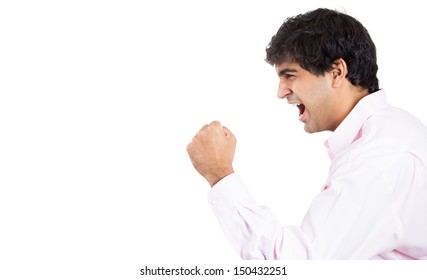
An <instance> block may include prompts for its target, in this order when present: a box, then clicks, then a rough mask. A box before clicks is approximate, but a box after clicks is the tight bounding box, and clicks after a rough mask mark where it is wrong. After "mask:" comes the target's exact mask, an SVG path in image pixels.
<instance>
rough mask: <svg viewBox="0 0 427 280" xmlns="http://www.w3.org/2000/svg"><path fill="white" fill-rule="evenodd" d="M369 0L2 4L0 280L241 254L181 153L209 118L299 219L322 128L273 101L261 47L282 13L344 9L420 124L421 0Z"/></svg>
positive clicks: (240, 167)
mask: <svg viewBox="0 0 427 280" xmlns="http://www.w3.org/2000/svg"><path fill="white" fill-rule="evenodd" d="M378 2H381V1H366V2H363V1H343V0H341V1H332V0H331V1H315V0H311V1H309V0H299V1H285V0H282V1H225V0H221V1H218V0H217V1H189V0H181V1H172V0H164V1H126V0H122V1H94V0H86V1H80V0H75V1H1V2H0V275H1V274H4V275H7V277H0V278H2V279H30V278H27V277H29V276H32V277H35V278H34V279H141V276H139V275H138V270H139V268H141V267H144V266H145V265H147V264H153V265H154V264H155V265H163V264H173V263H187V264H193V265H196V264H204V265H205V266H208V265H209V264H214V263H219V262H220V263H231V264H233V263H236V262H238V260H239V257H238V255H237V254H236V253H235V252H234V251H233V250H232V248H231V246H230V245H229V244H228V242H227V240H226V239H225V237H224V236H223V234H222V232H221V231H220V229H219V227H218V225H217V222H216V219H215V217H214V215H213V214H212V213H211V210H210V209H209V206H208V204H207V200H206V196H207V192H208V189H209V188H208V185H207V183H206V182H205V181H204V180H203V179H202V178H201V177H200V176H199V175H198V174H197V173H196V171H195V170H194V169H193V167H192V165H191V163H190V160H189V159H188V156H187V153H186V150H185V148H186V145H187V143H188V142H189V141H190V140H191V138H192V137H193V136H194V134H195V133H196V132H197V131H198V130H199V129H200V127H201V126H202V125H204V124H205V123H209V122H211V121H212V120H220V121H221V122H222V123H223V124H224V125H226V126H227V127H229V128H230V129H231V130H232V131H233V132H234V134H235V135H236V137H237V139H238V147H237V152H236V157H235V164H234V167H235V170H236V171H237V172H238V173H239V174H240V175H241V177H243V178H244V180H245V181H246V183H247V185H248V187H249V188H250V189H251V190H252V192H253V195H254V196H255V197H256V199H257V200H258V202H259V203H260V204H264V205H268V206H269V207H270V208H272V210H273V211H274V213H275V214H276V216H277V217H278V218H279V220H281V221H282V222H283V224H299V223H300V222H301V220H302V218H303V216H304V214H305V211H306V209H307V208H308V206H309V204H310V201H311V200H312V198H313V197H314V196H315V195H316V194H317V192H318V191H319V190H320V187H321V186H322V183H323V182H324V180H325V179H326V176H327V173H328V165H329V159H328V157H327V153H326V151H325V149H324V147H323V142H324V140H326V139H327V137H328V136H329V133H320V134H311V135H310V134H306V133H305V132H304V129H303V126H302V124H301V123H300V122H299V121H298V119H297V118H298V111H297V109H295V108H293V107H291V106H289V105H287V103H286V102H285V101H280V100H279V99H277V98H276V90H277V82H278V79H277V77H276V75H275V73H274V69H273V68H272V67H271V66H269V65H268V64H267V63H265V62H264V57H265V47H266V45H267V44H268V42H269V41H270V39H271V36H272V35H274V34H275V32H276V31H277V29H278V28H279V26H280V25H281V24H282V22H283V21H284V20H285V19H286V18H287V17H289V16H293V15H296V14H299V13H303V12H306V11H308V10H311V9H315V8H317V7H328V8H336V9H338V10H340V11H347V12H348V13H349V14H350V15H353V16H355V17H356V18H358V19H359V20H360V21H361V22H362V23H363V24H364V25H365V27H367V29H368V30H369V31H370V34H371V37H372V38H373V40H374V41H375V43H376V46H377V50H378V64H379V68H380V70H379V73H378V76H379V79H380V86H381V87H382V88H385V89H386V91H387V93H388V99H389V101H390V103H392V104H394V105H397V106H399V107H402V108H404V109H407V110H408V111H410V112H412V113H413V114H414V115H416V116H417V117H419V118H420V119H421V120H422V121H423V122H424V123H427V113H426V110H425V103H424V102H425V100H426V99H425V95H426V94H427V91H426V90H425V86H424V82H425V71H424V68H425V65H427V58H426V56H425V50H426V49H427V46H426V43H424V39H423V37H424V36H425V12H424V11H423V9H421V8H420V4H418V1H415V0H408V1H404V2H402V1H391V2H390V1H389V2H384V1H382V3H383V4H380V3H378ZM415 3H417V4H415ZM291 279H292V278H291ZM295 279H296V278H295Z"/></svg>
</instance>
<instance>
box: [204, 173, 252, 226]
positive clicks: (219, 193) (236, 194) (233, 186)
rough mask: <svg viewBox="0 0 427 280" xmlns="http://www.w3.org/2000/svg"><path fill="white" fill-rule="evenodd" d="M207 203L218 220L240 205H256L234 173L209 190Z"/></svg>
mask: <svg viewBox="0 0 427 280" xmlns="http://www.w3.org/2000/svg"><path fill="white" fill-rule="evenodd" d="M208 201H209V205H210V207H211V209H212V211H213V212H214V213H215V215H216V216H217V217H218V218H221V217H222V216H223V215H224V214H225V213H226V212H227V211H229V210H230V209H235V208H236V207H237V206H238V205H240V204H243V203H244V204H245V205H248V204H249V205H250V204H256V202H255V200H254V199H253V197H252V195H251V194H250V192H249V190H248V189H247V188H246V186H245V184H244V183H243V181H242V179H241V178H240V177H239V176H238V175H237V174H235V173H232V174H230V175H228V176H226V177H224V178H223V179H221V180H220V181H219V182H218V183H216V184H215V185H214V186H213V187H212V188H211V189H210V190H209V193H208Z"/></svg>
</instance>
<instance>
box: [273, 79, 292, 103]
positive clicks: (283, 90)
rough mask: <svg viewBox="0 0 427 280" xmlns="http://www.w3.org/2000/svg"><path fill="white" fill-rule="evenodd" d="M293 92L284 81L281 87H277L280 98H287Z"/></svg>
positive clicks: (280, 84)
mask: <svg viewBox="0 0 427 280" xmlns="http://www.w3.org/2000/svg"><path fill="white" fill-rule="evenodd" d="M291 93H292V91H291V89H290V88H289V87H287V86H286V84H285V83H283V82H280V83H279V88H278V89H277V97H278V98H279V99H285V98H286V97H288V95H290V94H291Z"/></svg>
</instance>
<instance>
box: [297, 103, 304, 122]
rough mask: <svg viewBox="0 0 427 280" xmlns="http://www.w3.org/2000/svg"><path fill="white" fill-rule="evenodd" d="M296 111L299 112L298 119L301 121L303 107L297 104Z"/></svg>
mask: <svg viewBox="0 0 427 280" xmlns="http://www.w3.org/2000/svg"><path fill="white" fill-rule="evenodd" d="M297 107H298V110H299V116H298V119H299V120H300V121H303V116H304V112H305V106H304V104H297Z"/></svg>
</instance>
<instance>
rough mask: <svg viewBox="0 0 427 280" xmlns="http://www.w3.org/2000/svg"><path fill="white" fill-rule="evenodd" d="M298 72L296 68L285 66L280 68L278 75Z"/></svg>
mask: <svg viewBox="0 0 427 280" xmlns="http://www.w3.org/2000/svg"><path fill="white" fill-rule="evenodd" d="M296 72H298V71H297V70H296V69H292V68H284V69H282V70H280V72H279V74H278V76H279V77H281V76H284V75H286V74H288V73H296Z"/></svg>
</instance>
